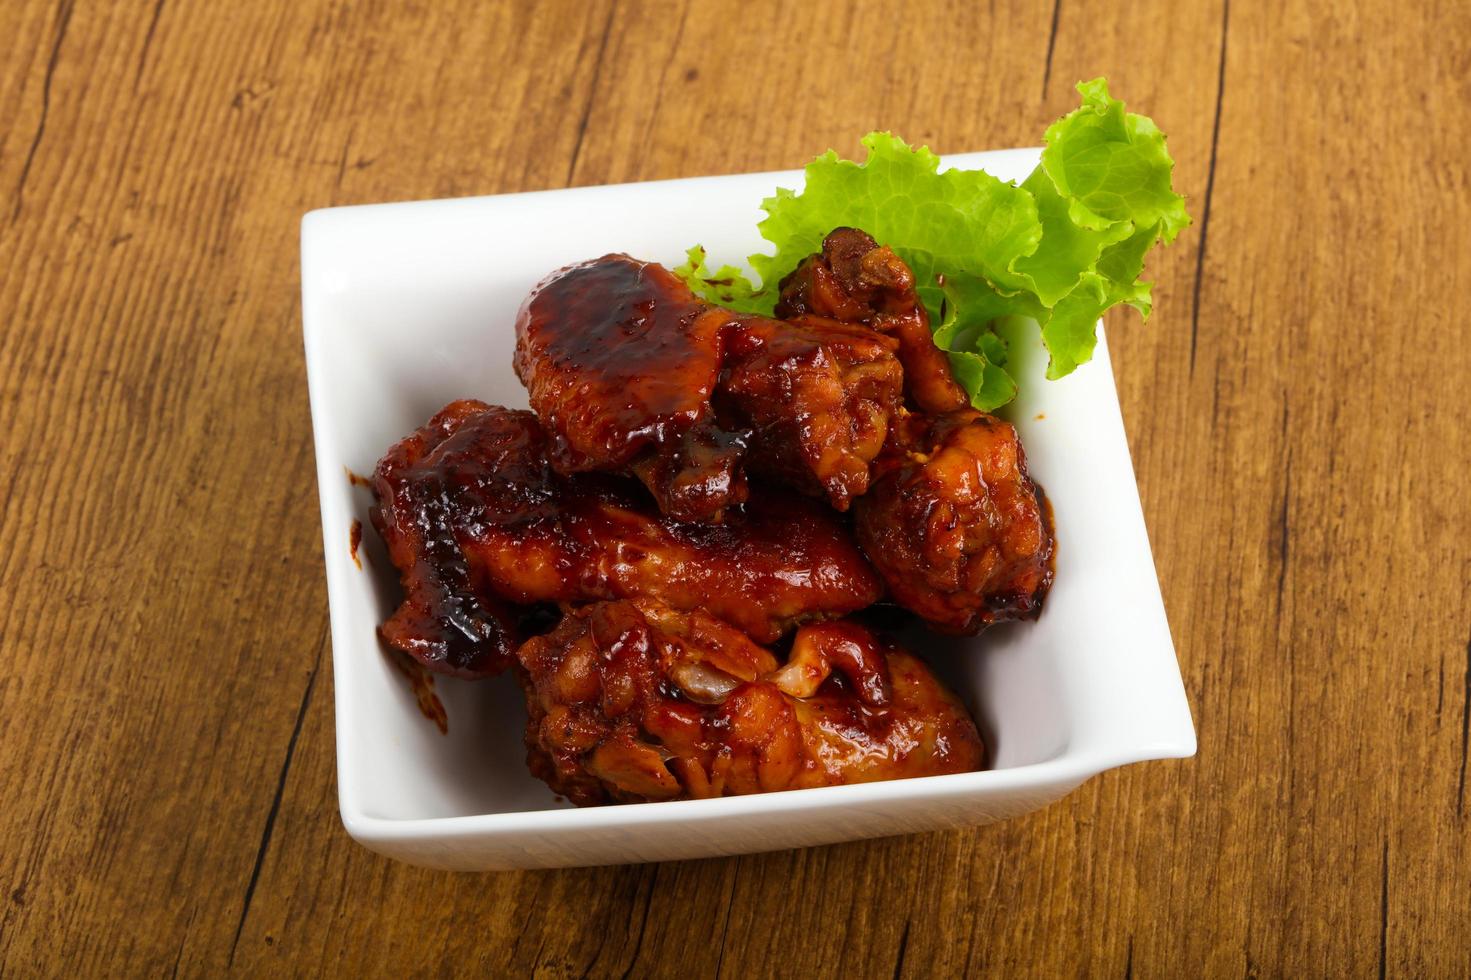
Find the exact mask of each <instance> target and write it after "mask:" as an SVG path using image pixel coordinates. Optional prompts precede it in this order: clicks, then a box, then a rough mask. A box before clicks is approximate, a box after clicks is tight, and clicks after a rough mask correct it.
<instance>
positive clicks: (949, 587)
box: [854, 409, 1052, 633]
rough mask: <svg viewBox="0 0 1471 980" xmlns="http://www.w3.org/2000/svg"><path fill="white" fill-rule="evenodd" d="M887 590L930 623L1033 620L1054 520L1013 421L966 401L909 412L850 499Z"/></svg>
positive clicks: (966, 625)
mask: <svg viewBox="0 0 1471 980" xmlns="http://www.w3.org/2000/svg"><path fill="white" fill-rule="evenodd" d="M854 516H855V523H856V526H857V530H858V539H859V541H860V542H861V543H862V545H863V548H864V550H865V551H866V552H867V553H868V555H869V557H870V558H871V559H872V560H873V563H874V565H875V567H877V568H878V570H879V573H880V574H881V575H883V577H884V581H885V582H886V583H888V587H889V592H890V594H891V595H892V596H893V597H894V599H895V600H896V601H897V602H898V603H899V604H900V605H902V606H905V607H906V608H908V609H910V610H911V611H913V612H915V613H917V614H919V615H920V616H921V617H922V618H924V619H925V620H926V621H927V622H928V623H929V624H930V625H931V626H933V627H935V628H936V629H939V630H943V631H945V632H949V633H974V632H976V631H977V630H979V629H981V627H983V626H987V625H989V624H991V623H997V622H1002V621H1005V620H1012V619H1033V618H1035V617H1036V616H1037V614H1038V613H1039V612H1040V611H1041V608H1042V600H1043V598H1044V597H1045V596H1046V594H1047V589H1048V588H1049V587H1050V586H1051V584H1052V528H1051V522H1050V517H1049V514H1048V511H1047V507H1046V504H1045V499H1044V497H1043V495H1042V491H1041V489H1040V488H1039V487H1038V486H1037V485H1036V484H1035V483H1033V482H1032V480H1031V479H1030V478H1029V477H1028V475H1027V462H1026V455H1025V453H1023V452H1022V447H1021V443H1020V442H1019V441H1018V440H1017V434H1016V429H1014V428H1013V427H1012V426H1011V425H1009V424H1008V423H1006V422H1003V421H1002V420H1000V419H998V418H996V417H995V416H992V415H987V414H985V413H983V412H977V411H975V410H973V409H965V410H963V411H959V412H951V413H949V414H946V415H939V416H932V417H931V416H922V415H913V416H909V417H908V418H906V419H905V420H904V421H903V423H902V424H901V426H900V428H899V430H898V431H896V433H895V438H894V440H893V441H892V443H891V445H890V447H889V448H888V449H886V450H885V453H884V456H883V457H882V458H881V459H880V461H879V463H878V465H877V466H876V467H875V481H874V486H873V489H872V490H871V491H870V492H869V493H868V495H867V496H865V497H862V498H860V499H859V501H858V503H857V506H856V507H855V508H854Z"/></svg>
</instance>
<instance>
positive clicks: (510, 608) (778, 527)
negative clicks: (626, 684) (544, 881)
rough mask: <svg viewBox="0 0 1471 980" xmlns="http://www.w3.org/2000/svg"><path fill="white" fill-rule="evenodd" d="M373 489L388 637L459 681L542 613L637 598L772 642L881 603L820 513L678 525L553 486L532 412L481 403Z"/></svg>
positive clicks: (793, 511) (755, 502)
mask: <svg viewBox="0 0 1471 980" xmlns="http://www.w3.org/2000/svg"><path fill="white" fill-rule="evenodd" d="M374 490H375V493H376V494H377V500H378V503H377V506H376V507H375V508H374V510H373V514H372V519H373V523H374V526H375V527H377V528H378V531H379V533H380V534H381V535H382V537H383V539H384V541H385V542H387V544H388V549H389V554H390V556H391V557H392V559H393V563H394V565H395V566H396V567H397V568H398V569H399V571H400V575H401V578H402V582H403V587H404V592H405V598H404V602H403V604H402V605H401V606H400V607H399V610H398V611H397V612H396V613H395V614H394V615H393V617H392V618H391V619H390V620H389V621H388V622H387V623H386V624H384V626H383V636H384V638H385V639H386V640H387V641H388V642H389V643H390V644H391V645H392V646H395V647H397V648H399V649H401V650H404V651H405V652H407V653H410V654H412V655H414V656H415V657H417V658H418V659H419V660H420V661H422V662H424V663H425V664H426V665H427V666H429V667H430V668H432V669H437V670H440V671H443V672H446V673H453V674H459V675H461V676H484V675H486V674H491V673H495V672H497V671H499V670H500V669H503V668H504V667H505V666H506V665H507V664H508V663H509V658H510V654H511V651H512V649H513V648H514V646H515V644H516V643H517V642H519V640H520V639H521V638H522V637H523V635H524V633H525V630H524V629H523V628H521V626H520V624H519V623H520V617H521V616H522V615H523V614H524V611H525V609H526V607H531V606H534V605H535V604H537V603H548V602H558V603H575V602H586V601H592V600H598V599H617V598H626V597H635V596H646V597H650V598H654V599H658V600H660V601H662V602H663V603H665V604H667V605H669V606H671V607H673V608H676V609H703V610H705V611H707V612H709V613H710V614H712V615H714V616H717V617H720V618H721V619H723V620H725V621H727V622H730V623H732V624H734V625H735V626H737V627H739V628H740V629H742V630H744V631H746V632H747V633H749V634H750V635H751V636H753V637H755V638H756V639H757V640H758V641H760V642H772V641H774V640H776V639H777V638H778V637H780V636H781V635H782V634H783V633H785V632H786V631H788V630H789V629H791V628H792V627H793V626H795V625H797V624H799V623H802V622H806V621H808V620H812V619H820V618H827V617H835V616H841V615H843V614H845V613H848V612H852V611H854V610H857V609H861V608H863V607H865V606H867V605H869V604H870V603H872V602H873V601H874V600H875V599H877V598H878V596H879V595H880V593H881V591H882V584H881V582H880V581H879V579H878V576H877V575H876V574H875V573H874V571H873V569H872V567H871V566H870V565H869V564H868V562H867V561H866V560H865V558H864V557H863V554H862V552H861V551H860V550H859V549H858V547H857V544H856V543H855V541H854V540H853V537H852V534H851V532H850V531H849V530H848V529H847V527H846V526H844V525H843V524H842V523H841V522H840V521H839V520H838V519H837V518H836V517H835V516H834V515H832V514H831V513H829V512H828V511H827V510H826V509H825V508H823V507H822V506H821V505H820V504H818V503H816V502H813V501H809V500H806V499H803V498H799V497H794V496H791V495H775V494H771V493H768V492H761V491H758V492H755V493H753V494H752V496H751V499H750V500H749V501H748V502H747V503H746V504H745V505H744V506H742V507H739V508H735V509H733V510H732V511H731V513H730V514H728V515H727V519H726V521H725V522H724V523H722V524H719V525H699V524H688V523H682V522H679V521H676V520H673V519H672V518H668V517H665V516H662V515H660V514H659V513H658V510H657V509H656V508H655V507H654V506H653V504H652V502H651V501H649V500H648V498H647V497H646V495H645V494H644V492H643V490H642V489H641V488H640V487H639V486H638V484H637V483H634V482H632V481H629V480H627V479H626V478H621V477H617V476H613V475H609V474H597V473H584V474H577V475H574V476H570V477H564V476H561V475H559V474H557V473H556V472H554V471H553V470H552V468H551V467H550V466H549V464H548V462H547V437H546V434H545V432H544V431H543V429H542V428H541V426H540V425H539V424H538V422H537V420H536V417H535V416H534V415H532V414H531V413H530V412H524V411H513V410H511V409H505V408H499V407H493V406H489V405H486V404H484V403H481V402H476V401H460V402H455V403H453V404H451V405H449V406H448V407H446V408H445V409H444V410H443V411H441V412H440V413H439V414H438V415H436V416H435V417H434V418H433V419H432V420H431V421H430V422H429V424H428V425H426V426H425V427H424V428H422V429H420V430H419V431H418V432H416V433H414V434H413V435H411V436H409V437H408V438H406V439H404V440H403V441H402V442H400V443H399V444H398V445H396V446H394V447H393V449H391V450H390V451H389V453H388V455H386V456H385V457H384V458H383V460H382V462H380V463H379V464H378V469H377V471H376V473H375V477H374Z"/></svg>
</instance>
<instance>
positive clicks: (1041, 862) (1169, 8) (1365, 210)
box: [0, 0, 1471, 977]
mask: <svg viewBox="0 0 1471 980" xmlns="http://www.w3.org/2000/svg"><path fill="white" fill-rule="evenodd" d="M735 6H736V5H732V4H716V3H690V4H681V3H676V2H667V3H647V4H644V3H632V2H628V0H622V2H608V0H587V2H580V3H571V2H569V3H557V4H551V3H548V4H537V5H534V6H533V5H531V4H524V5H520V6H509V5H507V6H501V5H494V4H475V3H469V2H462V3H449V2H438V0H434V2H428V0H421V2H416V3H402V4H401V3H387V2H382V3H345V2H316V3H307V2H297V0H252V2H245V3H203V2H188V0H147V2H111V0H106V2H104V0H76V2H72V0H62V2H60V3H56V2H49V0H48V2H40V0H6V2H4V3H3V4H0V338H3V339H0V384H3V389H0V433H3V435H0V650H3V653H0V887H3V891H0V973H4V974H6V975H14V976H27V975H31V974H46V973H58V972H63V970H64V968H65V970H66V971H67V972H71V973H72V974H73V975H79V976H102V975H160V974H169V973H174V972H177V973H180V974H185V975H212V974H217V973H219V972H221V971H223V970H224V969H225V968H226V967H230V966H233V968H234V969H235V970H237V971H240V972H245V973H252V974H255V973H316V972H319V971H325V972H335V973H342V974H345V975H358V974H366V975H387V976H398V975H405V974H410V975H418V974H440V973H456V972H466V973H488V974H525V973H530V972H533V971H534V972H536V973H538V974H540V975H544V976H569V975H572V974H581V973H584V972H589V973H592V974H594V975H601V976H607V975H613V974H632V975H640V974H668V975H675V974H679V975H709V974H717V973H718V974H721V975H723V976H732V977H740V976H747V975H754V974H758V973H765V972H772V973H783V974H788V975H802V976H813V975H819V974H823V973H838V972H841V973H842V974H844V975H858V976H866V975H885V976H888V975H895V976H898V975H903V976H911V977H925V976H935V975H945V974H958V973H961V972H966V973H971V974H975V973H981V972H994V973H1001V972H1004V973H1006V974H1008V975H1034V976H1073V975H1086V976H1108V975H1114V976H1130V975H1133V976H1163V977H1169V976H1191V975H1197V974H1200V973H1206V974H1210V975H1220V976H1233V975H1247V976H1271V975H1281V974H1289V973H1290V974H1294V975H1299V976H1300V975H1316V974H1327V975H1358V976H1363V975H1376V974H1377V975H1380V976H1383V975H1385V974H1390V975H1406V976H1412V975H1419V976H1465V975H1467V972H1468V971H1471V798H1468V789H1467V785H1466V783H1467V779H1466V774H1467V735H1468V722H1471V601H1468V583H1471V417H1468V416H1471V413H1468V409H1467V404H1468V398H1471V326H1468V323H1467V319H1466V313H1465V311H1466V309H1467V306H1468V297H1471V186H1468V150H1471V139H1468V137H1471V132H1468V122H1471V110H1468V104H1471V15H1468V13H1467V8H1466V6H1465V4H1464V3H1461V2H1459V0H1444V2H1439V3H1434V2H1432V3H1418V4H1404V3H1395V2H1390V0H1373V2H1369V0H1364V2H1358V3H1353V2H1349V3H1342V2H1332V3H1330V2H1318V3H1307V2H1298V0H1293V2H1287V3H1278V2H1245V0H1236V2H1234V3H1230V4H1229V6H1227V5H1226V4H1224V3H1222V2H1217V0H1211V2H1201V3H1166V2H1135V3H1129V4H1110V3H1103V2H1098V0H1057V2H1055V3H1041V4H1026V3H1019V2H1018V3H1008V2H1006V0H999V2H996V3H978V2H956V3H938V2H936V3H925V4H898V3H895V4H888V5H884V4H876V3H874V4H857V5H854V6H852V7H851V8H845V7H840V6H838V5H827V4H816V3H791V4H787V5H783V6H773V7H754V6H753V7H751V8H749V9H747V10H745V11H743V12H735V11H734V9H733V8H734V7H735ZM1097 74H1107V75H1108V76H1109V77H1110V78H1111V79H1112V81H1113V83H1114V88H1115V91H1116V92H1117V93H1118V94H1120V95H1122V96H1123V97H1125V98H1126V99H1128V100H1130V102H1131V103H1132V104H1133V105H1135V106H1136V107H1138V108H1140V109H1141V110H1143V111H1147V112H1149V113H1150V114H1151V115H1153V116H1154V118H1155V119H1156V120H1157V121H1158V122H1159V123H1160V125H1161V126H1162V127H1164V129H1165V130H1166V131H1167V132H1168V133H1169V134H1170V143H1171V148H1172V150H1173V151H1174V155H1175V157H1176V158H1177V160H1178V161H1179V166H1178V169H1177V176H1178V180H1179V183H1180V184H1181V185H1182V186H1183V188H1184V190H1185V191H1186V192H1187V193H1188V194H1189V196H1190V199H1191V206H1192V211H1193V212H1194V214H1195V215H1196V218H1197V221H1196V224H1195V226H1194V227H1193V228H1192V229H1191V230H1190V231H1189V232H1188V233H1187V234H1185V235H1183V236H1182V238H1181V240H1180V242H1179V243H1178V245H1177V246H1176V247H1175V248H1173V249H1172V250H1170V251H1169V252H1167V253H1165V254H1164V255H1162V256H1161V257H1160V258H1159V259H1158V260H1157V261H1156V262H1155V263H1154V265H1153V272H1154V273H1155V278H1156V279H1157V281H1158V287H1157V296H1158V299H1159V302H1158V307H1157V311H1156V315H1155V318H1154V319H1153V320H1152V321H1151V322H1150V323H1149V324H1148V325H1145V326H1141V325H1140V324H1139V323H1138V321H1137V318H1136V317H1134V316H1133V315H1132V314H1131V315H1120V316H1118V317H1116V318H1115V319H1114V320H1113V321H1112V325H1113V332H1112V333H1111V335H1110V342H1111V344H1112V346H1113V350H1114V360H1115V365H1116V371H1117V373H1118V383H1119V386H1120V390H1121V393H1122V397H1123V401H1124V415H1125V419H1126V421H1127V424H1128V428H1129V434H1130V439H1131V444H1132V448H1133V451H1134V458H1135V466H1136V470H1137V473H1138V477H1139V484H1140V488H1141V491H1142V493H1143V498H1144V509H1145V513H1146V515H1147V519H1148V522H1149V525H1150V529H1151V533H1152V537H1153V540H1154V545H1155V555H1156V560H1157V563H1158V567H1159V573H1160V578H1161V580H1162V582H1163V585H1164V591H1165V599H1166V604H1167V607H1168V609H1169V613H1170V618H1171V622H1172V625H1173V630H1174V635H1175V638H1176V642H1177V645H1178V647H1179V652H1180V659H1181V665H1182V668H1183V671H1184V676H1185V681H1186V686H1187V688H1188V690H1189V693H1190V698H1191V703H1192V705H1193V707H1194V710H1195V717H1196V720H1197V723H1198V726H1199V730H1200V755H1199V757H1198V758H1196V759H1194V760H1190V761H1186V762H1181V763H1159V764H1151V765H1145V766H1138V767H1134V768H1130V769H1127V770H1123V771H1119V772H1114V773H1109V774H1107V775H1105V776H1103V777H1102V778H1100V779H1097V780H1095V781H1093V782H1091V783H1090V784H1088V785H1087V786H1085V787H1084V788H1082V789H1081V790H1079V791H1078V792H1077V793H1075V794H1074V795H1072V796H1071V797H1069V798H1068V799H1067V800H1065V801H1064V802H1062V803H1059V804H1057V805H1054V806H1052V807H1051V808H1049V809H1047V810H1045V811H1042V812H1040V813H1037V814H1035V815H1033V816H1031V817H1028V818H1025V819H1020V820H1015V821H1012V822H1010V823H1007V824H1003V825H1000V826H992V827H987V828H983V829H979V830H973V831H966V832H956V833H948V834H940V835H933V836H922V837H911V838H902V839H894V840H885V841H878V842H872V843H861V844H853V845H846V846H840V847H831V848H825V849H819V850H812V851H805V852H791V853H778V854H768V855H760V856H751V857H743V858H737V859H729V860H719V861H708V862H695V863H686V864H673V865H663V866H645V867H624V868H604V869H595V870H577V871H564V872H555V873H526V874H501V875H450V874H441V873H431V872H426V871H420V870H416V869H413V868H409V867H405V866H401V865H397V864H394V863H391V862H389V861H387V860H384V859H381V858H378V857H376V856H374V855H373V854H370V853H369V852H367V851H366V850H363V849H362V848H360V847H358V846H357V845H356V844H354V843H353V842H352V841H351V840H350V839H349V838H348V837H347V835H346V834H345V833H344V832H343V830H342V828H341V826H340V825H339V823H338V818H337V813H336V797H335V785H334V775H333V735H332V695H333V691H332V676H331V670H330V666H329V652H330V651H329V648H328V642H327V609H326V597H325V587H324V581H323V574H322V566H321V554H320V547H321V546H320V537H319V531H320V529H319V524H318V517H317V505H316V487H315V481H314V479H313V469H312V450H311V443H310V430H309V423H308V417H307V400H306V387H305V378H304V371H303V365H302V354H301V342H300V309H299V298H298V296H299V294H298V285H299V284H298V274H297V260H298V254H297V228H298V219H299V217H300V215H301V214H302V212H304V211H306V210H308V209H310V208H314V207H319V206H323V205H328V204H345V203H352V202H369V201H378V200H384V199H403V198H425V197H439V196H448V195H467V194H492V193H498V192H502V191H516V190H523V189H534V188H553V187H562V186H564V185H568V184H591V183H601V182H611V181H626V180H641V179H645V178H658V177H673V176H680V175H690V174H706V173H725V172H739V171H748V170H757V169H775V168H785V167H791V166H795V165H799V164H800V163H802V162H803V161H804V160H806V159H807V158H808V157H810V156H811V155H813V154H814V153H816V152H818V151H820V150H822V149H824V148H826V147H828V146H830V145H831V146H834V147H836V148H838V149H839V150H842V151H844V152H846V153H849V154H852V153H854V152H856V151H857V149H858V144H857V140H858V137H859V136H860V135H861V134H863V133H864V132H866V131H867V130H869V129H872V128H880V127H887V128H893V129H895V130H896V131H898V132H900V133H901V134H904V135H906V136H907V137H908V138H909V139H911V140H914V141H926V142H929V143H930V144H931V145H932V146H933V147H935V148H936V149H938V150H940V151H961V150H972V149H982V148H989V147H1004V146H1013V145H1032V144H1035V143H1036V142H1037V141H1038V138H1039V136H1040V134H1041V132H1042V130H1043V128H1044V126H1045V125H1046V124H1047V122H1048V121H1050V120H1051V119H1052V118H1054V117H1055V116H1057V115H1058V114H1060V113H1061V112H1063V111H1065V110H1067V109H1068V108H1070V107H1071V106H1072V105H1073V104H1074V101H1073V100H1074V96H1073V93H1072V91H1071V84H1072V82H1074V81H1076V80H1077V79H1079V78H1083V77H1092V76H1094V75H1097ZM450 394H452V393H450Z"/></svg>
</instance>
